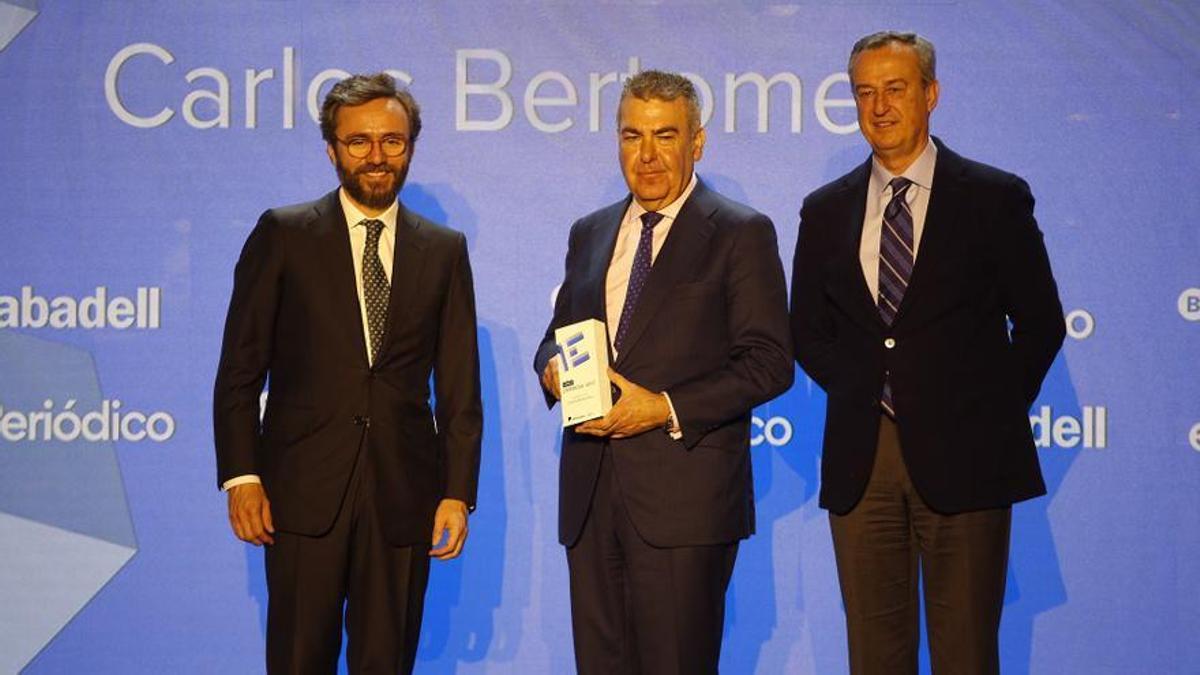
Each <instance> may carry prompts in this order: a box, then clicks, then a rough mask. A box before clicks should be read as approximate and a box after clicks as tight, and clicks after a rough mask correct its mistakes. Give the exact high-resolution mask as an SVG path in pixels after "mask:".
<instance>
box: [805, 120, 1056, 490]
mask: <svg viewBox="0 0 1200 675" xmlns="http://www.w3.org/2000/svg"><path fill="white" fill-rule="evenodd" d="M934 142H935V143H937V150H938V153H937V164H936V166H935V169H934V176H933V186H932V191H931V194H930V201H929V209H928V211H927V213H926V218H925V226H924V231H923V233H922V237H921V243H920V249H919V250H918V252H917V259H916V265H915V267H914V268H913V272H912V276H911V278H910V280H909V286H908V289H907V291H906V292H905V294H904V299H903V301H902V302H901V305H900V308H899V312H898V313H897V315H896V318H895V321H894V322H893V324H892V325H891V326H890V327H889V326H887V325H885V324H884V322H883V320H882V319H881V318H880V316H879V310H878V308H877V307H876V303H875V301H874V299H873V298H872V297H871V295H870V292H869V291H868V289H867V284H866V281H865V279H864V278H863V273H862V267H861V264H860V262H859V255H858V251H859V239H860V236H861V233H862V225H863V213H864V210H865V208H866V199H867V184H868V181H869V179H870V171H871V160H870V159H868V160H867V161H866V162H865V163H863V164H862V165H860V166H859V167H858V168H857V169H855V170H854V171H852V172H850V173H849V174H847V175H845V176H843V177H841V178H839V179H837V180H835V181H833V182H832V183H830V184H828V185H826V186H824V187H822V188H820V189H818V190H816V191H815V192H813V193H812V194H810V195H809V196H808V197H807V198H806V199H805V200H804V206H803V207H802V208H801V211H800V234H799V239H798V241H797V244H796V257H795V263H794V265H795V267H794V268H793V276H792V309H791V317H792V334H793V337H794V339H795V353H796V359H797V361H799V363H800V365H801V366H802V367H803V368H804V370H805V371H806V372H807V373H808V374H809V376H810V377H812V379H813V380H815V381H816V382H817V384H819V385H820V386H821V387H822V388H823V389H824V390H825V392H826V393H827V394H828V408H827V410H826V418H825V440H824V457H823V460H822V464H821V479H822V484H821V496H820V503H821V505H822V506H824V507H826V508H828V509H830V510H831V511H833V512H835V513H845V512H847V511H849V510H850V509H851V508H853V507H854V505H855V504H856V503H857V502H858V500H859V498H860V497H861V496H862V494H863V490H864V489H865V488H866V484H867V479H868V478H869V477H870V474H871V467H872V463H873V461H874V457H875V446H876V441H877V434H878V429H879V418H880V412H881V407H880V403H879V398H880V393H881V391H882V389H883V381H884V373H885V372H890V381H891V387H892V400H893V403H894V406H895V411H896V419H897V423H898V426H899V431H900V442H901V446H902V448H903V453H904V461H905V464H906V466H907V468H908V472H909V474H910V476H911V478H912V481H913V484H914V485H915V487H916V488H917V491H918V492H919V493H920V494H921V496H922V498H924V500H925V501H926V503H927V504H928V505H929V506H930V507H931V508H933V509H935V510H937V511H941V512H943V513H956V512H961V511H969V510H977V509H983V508H993V507H1001V506H1005V505H1008V504H1011V503H1013V502H1015V501H1020V500H1022V499H1028V498H1030V497H1034V496H1037V495H1040V494H1044V493H1045V491H1046V488H1045V485H1044V484H1043V482H1042V475H1041V469H1040V467H1039V465H1038V459H1037V454H1036V450H1035V448H1034V444H1033V436H1032V434H1031V432H1030V426H1029V418H1028V410H1029V406H1030V405H1031V404H1032V403H1033V400H1034V398H1035V397H1036V396H1037V393H1038V389H1039V388H1040V387H1041V383H1042V379H1043V378H1044V377H1045V374H1046V371H1047V370H1048V369H1049V367H1050V364H1051V362H1052V361H1053V360H1054V356H1055V354H1056V353H1057V352H1058V349H1059V347H1060V346H1061V345H1062V340H1063V336H1064V334H1065V326H1064V322H1063V314H1062V306H1061V305H1060V303H1059V299H1058V289H1057V287H1056V286H1055V283H1054V277H1053V276H1052V275H1051V272H1050V262H1049V260H1048V258H1047V256H1046V249H1045V246H1044V245H1043V243H1042V234H1041V231H1040V230H1039V229H1038V226H1037V222H1036V221H1035V220H1034V217H1033V197H1032V195H1031V194H1030V192H1029V186H1028V185H1027V184H1026V183H1025V181H1023V180H1021V179H1020V178H1019V177H1017V176H1014V175H1012V174H1010V173H1005V172H1003V171H1000V170H998V169H995V168H992V167H990V166H986V165H984V164H980V163H978V162H973V161H970V160H967V159H964V158H963V157H960V156H959V155H957V154H955V153H954V152H952V151H951V150H950V149H948V148H946V146H945V145H943V144H942V143H941V142H940V141H939V140H937V139H934ZM1010 321H1011V323H1012V326H1011V330H1010V327H1009V322H1010ZM889 338H890V339H891V340H893V341H894V342H893V343H892V344H893V347H891V348H888V347H887V346H886V345H885V340H887V339H889Z"/></svg>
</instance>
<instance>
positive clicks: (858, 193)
mask: <svg viewBox="0 0 1200 675" xmlns="http://www.w3.org/2000/svg"><path fill="white" fill-rule="evenodd" d="M870 181H871V159H870V157H868V158H867V161H866V162H864V163H863V164H861V165H859V167H858V168H857V169H855V170H854V171H853V172H851V173H850V175H849V176H847V178H846V180H845V182H844V183H843V184H842V189H841V192H840V195H839V196H840V198H841V199H842V204H843V206H841V207H839V208H837V209H836V210H835V212H836V213H845V214H846V220H845V221H844V223H843V226H842V229H841V232H842V234H843V238H842V239H841V241H840V242H838V246H837V249H836V250H837V253H836V256H837V258H836V260H833V261H831V263H830V265H831V266H830V270H832V274H833V275H834V283H832V284H831V285H830V288H829V290H830V292H831V293H832V294H834V295H835V296H836V297H837V298H838V299H839V300H840V304H841V305H842V306H843V307H845V308H846V311H847V312H849V313H850V315H851V316H853V317H854V318H855V319H856V320H857V321H858V322H859V323H860V324H862V325H863V327H865V328H867V329H869V330H876V329H879V328H882V327H883V319H882V318H881V317H880V316H879V307H878V305H876V303H875V298H873V297H871V289H870V288H869V287H868V286H867V279H866V277H864V276H863V269H862V259H861V258H860V257H859V250H860V248H861V247H862V233H863V218H865V217H866V211H867V189H868V186H869V185H870Z"/></svg>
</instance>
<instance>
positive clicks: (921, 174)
mask: <svg viewBox="0 0 1200 675" xmlns="http://www.w3.org/2000/svg"><path fill="white" fill-rule="evenodd" d="M936 163H937V146H936V145H934V143H933V139H932V138H930V139H928V140H927V141H926V142H925V149H924V150H922V151H921V154H919V155H917V158H916V159H915V160H913V163H912V164H909V165H908V168H907V169H905V170H904V171H902V172H901V173H900V175H901V176H904V177H905V178H907V179H909V180H910V181H912V182H914V183H916V184H917V185H918V186H920V187H923V188H925V189H926V190H930V189H932V188H933V166H934V164H936ZM871 178H872V179H874V181H875V185H876V186H877V187H878V189H879V191H880V192H882V191H883V190H885V189H887V187H888V184H889V183H891V182H892V179H893V178H896V176H894V175H892V173H891V172H890V171H888V170H887V169H885V168H883V164H881V163H880V162H879V158H878V157H872V159H871Z"/></svg>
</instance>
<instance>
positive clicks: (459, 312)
mask: <svg viewBox="0 0 1200 675" xmlns="http://www.w3.org/2000/svg"><path fill="white" fill-rule="evenodd" d="M396 230H397V231H396V244H395V254H394V262H393V266H392V274H391V279H392V289H391V295H390V301H389V305H388V327H387V332H386V335H385V336H384V340H383V345H382V346H381V348H380V352H379V355H378V356H377V358H376V360H375V364H374V366H371V365H369V364H368V361H367V352H366V346H365V339H364V337H363V328H362V319H361V315H360V312H359V307H358V294H357V289H356V282H355V276H354V265H353V262H352V258H351V251H350V238H349V232H348V230H347V227H346V220H345V216H344V215H343V212H342V208H341V204H340V202H339V201H338V195H337V191H334V192H331V193H329V194H327V195H325V196H324V197H322V198H321V199H318V200H317V201H314V202H310V203H307V204H299V205H296V206H289V207H285V208H280V209H272V210H269V211H267V212H266V213H264V214H263V215H262V217H261V218H259V221H258V224H257V225H256V226H255V228H254V230H253V232H251V233H250V236H249V238H248V239H247V240H246V245H245V248H243V250H242V254H241V258H240V259H239V260H238V263H237V268H236V271H235V273H234V285H233V296H232V298H231V300H230V302H229V314H228V317H227V319H226V323H225V338H224V342H223V344H222V348H221V361H220V365H219V367H218V370H217V379H216V386H215V391H214V394H213V419H214V436H215V440H216V449H217V474H218V475H217V481H218V483H222V482H224V481H225V480H228V479H229V478H232V477H234V476H238V475H242V474H250V473H254V474H258V475H259V476H261V478H262V481H263V484H264V486H265V489H266V491H267V497H268V498H269V499H270V500H271V508H272V515H273V516H274V521H275V525H276V527H277V528H279V529H282V530H285V531H290V532H297V533H301V534H308V535H316V534H320V533H323V532H325V531H326V530H328V528H329V527H330V526H331V525H332V523H333V520H334V517H335V516H336V515H337V511H338V508H339V506H340V504H341V500H342V495H343V494H344V493H345V491H346V486H347V483H348V480H349V477H350V472H351V470H352V469H353V467H354V462H355V457H356V455H357V451H358V448H359V443H360V440H361V439H362V438H363V435H364V434H366V441H367V443H366V446H365V455H364V457H365V458H368V459H369V461H371V462H372V464H371V467H372V473H373V475H374V477H375V486H374V488H375V490H374V497H375V503H376V508H377V510H378V516H379V520H380V522H381V523H382V524H383V528H384V535H385V536H386V537H387V539H388V541H389V542H391V543H392V544H393V545H406V544H413V543H418V542H428V541H429V536H430V533H431V532H432V527H433V515H434V511H435V510H436V507H437V503H438V501H439V500H440V499H441V498H443V497H451V498H455V499H461V500H463V501H465V502H467V504H468V505H472V506H473V505H474V502H475V494H476V481H477V478H478V473H479V448H480V438H481V432H482V410H481V409H482V406H481V403H480V394H479V360H478V351H477V346H476V330H475V300H474V291H473V288H472V283H471V268H470V263H469V262H468V259H467V246H466V240H465V239H464V237H463V236H462V235H461V234H460V233H458V232H455V231H453V230H449V229H447V228H444V227H441V226H439V225H435V224H434V223H431V222H430V221H428V220H425V219H424V218H422V217H420V216H418V215H416V214H414V213H412V212H411V211H408V210H406V209H404V207H403V206H401V207H400V213H399V216H398V217H397V223H396ZM431 373H432V380H433V385H434V394H435V395H436V402H437V404H436V409H437V413H436V423H435V415H434V414H433V412H432V411H431V410H430V388H429V383H430V374H431ZM268 375H269V376H270V385H269V388H270V395H269V397H268V399H267V405H266V412H265V416H264V417H263V420H262V423H261V424H260V423H259V395H260V393H261V391H262V388H263V382H264V380H265V379H266V378H267V377H268Z"/></svg>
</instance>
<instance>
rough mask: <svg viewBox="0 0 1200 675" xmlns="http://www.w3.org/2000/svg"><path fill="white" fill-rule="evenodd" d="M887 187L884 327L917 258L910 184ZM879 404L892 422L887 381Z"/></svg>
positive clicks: (899, 181) (882, 248)
mask: <svg viewBox="0 0 1200 675" xmlns="http://www.w3.org/2000/svg"><path fill="white" fill-rule="evenodd" d="M889 185H891V187H892V199H891V201H889V202H888V205H887V208H885V209H884V210H883V231H882V233H881V235H880V238H879V315H880V316H881V317H882V318H883V322H884V323H886V324H887V325H888V326H891V325H892V322H893V321H895V320H896V312H897V311H899V309H900V301H901V300H903V299H904V291H905V290H906V289H907V288H908V279H909V277H910V276H912V269H913V261H914V260H915V259H916V256H915V255H914V250H913V219H912V210H911V209H910V208H909V205H908V201H907V200H906V199H905V196H906V195H907V193H908V188H909V186H910V185H912V181H910V180H908V179H907V178H902V177H897V178H893V179H892V182H891V183H889ZM880 403H881V404H882V405H883V409H884V410H885V411H886V412H887V414H888V415H889V416H891V417H893V418H895V416H896V411H895V409H894V408H893V407H892V385H891V383H890V382H889V381H888V380H887V378H886V377H885V379H884V381H883V395H882V396H881V397H880Z"/></svg>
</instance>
